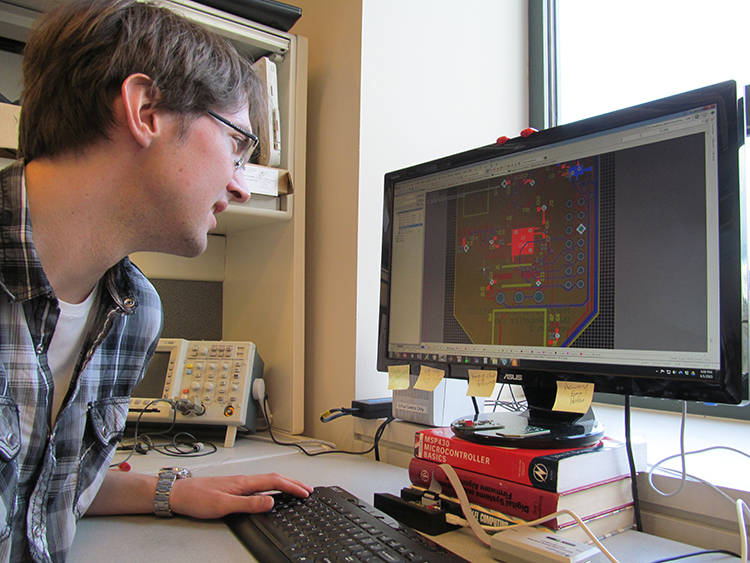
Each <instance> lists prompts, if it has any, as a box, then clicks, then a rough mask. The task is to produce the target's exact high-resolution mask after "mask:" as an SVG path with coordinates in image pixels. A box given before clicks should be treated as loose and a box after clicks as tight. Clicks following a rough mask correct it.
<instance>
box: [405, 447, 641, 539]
mask: <svg viewBox="0 0 750 563" xmlns="http://www.w3.org/2000/svg"><path fill="white" fill-rule="evenodd" d="M454 469H455V470H456V474H457V475H458V478H459V479H460V480H461V484H462V485H463V487H464V490H465V491H466V496H467V497H468V498H469V502H471V503H472V504H476V505H479V506H483V507H485V508H490V509H492V510H496V511H498V512H502V513H503V514H506V515H508V516H513V517H516V518H522V519H523V520H536V519H537V518H541V517H542V516H548V515H550V514H553V513H555V512H557V511H558V510H563V509H567V510H572V511H573V512H575V513H576V514H577V515H578V516H579V517H580V518H581V519H583V520H588V519H592V518H596V517H599V516H601V515H603V514H606V513H608V512H612V511H613V510H620V509H622V508H625V507H627V506H630V505H632V504H633V493H632V490H631V487H630V479H629V478H628V477H619V478H617V479H614V480H611V481H607V482H604V483H599V484H597V485H593V486H591V487H587V488H583V489H577V490H574V491H569V492H566V493H554V492H551V491H545V490H543V489H538V488H535V487H531V486H528V485H521V484H519V483H514V482H512V481H503V480H500V479H498V478H496V477H490V476H489V475H483V474H481V473H475V472H473V471H467V470H465V469H460V468H454ZM433 477H434V478H435V479H436V480H437V482H438V483H440V485H441V487H442V491H441V492H442V494H445V495H448V496H451V497H455V496H457V495H456V492H455V489H454V488H453V486H452V485H451V484H450V481H449V480H448V477H447V476H446V475H445V472H444V471H443V470H442V469H441V468H440V464H439V463H437V462H434V461H427V460H425V459H421V458H418V457H414V458H412V460H411V462H410V463H409V479H410V481H411V482H412V483H413V484H414V485H417V486H419V487H424V488H425V489H427V488H429V487H430V483H431V482H432V479H433ZM572 522H574V519H573V517H572V516H569V515H567V514H565V515H563V516H559V517H557V518H556V519H554V520H549V521H548V522H546V523H545V524H544V525H545V526H547V527H549V528H552V529H559V528H561V527H564V526H566V525H568V524H570V523H572Z"/></svg>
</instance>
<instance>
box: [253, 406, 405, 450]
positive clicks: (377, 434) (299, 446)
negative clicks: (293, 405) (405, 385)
mask: <svg viewBox="0 0 750 563" xmlns="http://www.w3.org/2000/svg"><path fill="white" fill-rule="evenodd" d="M262 404H263V408H262V409H261V411H262V413H263V417H264V418H265V419H266V424H267V425H268V434H269V436H270V437H271V440H273V442H274V443H275V444H278V445H280V446H292V447H295V448H297V449H298V450H300V451H301V452H302V453H303V454H305V455H306V456H309V457H315V456H319V455H324V454H335V453H339V454H349V455H366V454H369V453H370V452H373V451H374V452H375V460H376V461H380V452H379V450H378V443H379V442H380V438H381V437H382V436H383V432H384V431H385V427H386V426H388V424H390V423H391V422H393V421H394V420H395V418H394V417H393V416H389V417H387V418H386V419H385V420H384V421H383V423H382V424H381V425H380V426H379V427H378V429H377V430H376V431H375V436H374V439H373V440H374V442H373V445H372V447H371V448H369V449H367V450H364V451H361V452H352V451H347V450H340V449H338V448H334V449H330V450H322V451H319V452H309V451H307V450H306V449H305V448H304V447H303V446H302V444H301V443H299V442H281V441H279V440H278V439H276V437H275V436H274V435H273V430H272V429H271V424H270V423H269V421H268V418H267V417H266V410H267V408H268V395H265V396H264V397H263V402H262ZM353 410H354V409H346V408H341V409H333V410H331V411H327V412H329V413H335V414H334V415H333V416H326V417H324V415H321V418H320V419H321V421H322V422H328V421H329V420H335V419H337V418H340V417H342V416H347V415H350V414H353V412H351V411H353ZM347 411H349V412H347ZM324 414H325V413H324ZM324 418H326V419H327V420H324Z"/></svg>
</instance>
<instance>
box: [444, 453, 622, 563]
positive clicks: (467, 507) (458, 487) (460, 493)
mask: <svg viewBox="0 0 750 563" xmlns="http://www.w3.org/2000/svg"><path fill="white" fill-rule="evenodd" d="M440 468H441V469H442V470H443V471H444V472H445V475H446V477H448V481H450V484H451V486H452V487H453V490H454V491H456V496H457V497H458V500H459V503H460V504H461V510H462V511H463V513H464V517H465V518H466V521H467V522H468V524H469V527H470V528H471V530H472V531H473V532H474V534H475V535H476V536H477V538H478V539H479V540H480V541H481V542H482V543H485V544H487V545H489V544H490V541H491V540H490V535H489V534H488V533H487V532H486V531H485V530H484V526H482V525H481V524H479V522H477V519H476V517H475V516H474V513H473V512H472V511H471V503H470V502H469V498H468V497H467V496H466V491H464V487H463V484H462V483H461V479H459V477H458V475H457V474H456V471H455V470H454V469H453V467H451V466H450V465H448V464H447V463H443V464H441V465H440ZM563 514H567V515H568V516H570V517H572V518H573V520H575V521H576V523H577V524H578V525H579V526H581V528H583V531H584V532H586V535H587V536H589V537H590V538H591V540H592V541H593V542H594V544H596V547H598V548H599V549H600V550H601V552H602V553H603V554H604V555H605V556H606V557H607V559H609V560H610V561H612V563H619V562H618V561H617V559H615V556H614V555H612V554H611V553H610V552H609V550H607V548H606V547H604V545H603V544H602V542H600V541H599V539H598V538H597V537H596V535H595V534H594V532H592V531H591V530H590V529H589V527H588V526H587V525H586V524H585V522H584V521H583V520H581V518H580V517H579V516H578V515H577V514H576V513H575V512H573V511H571V510H560V511H558V512H555V513H554V514H550V515H549V516H544V517H542V518H538V519H537V520H532V521H531V522H524V523H523V524H511V525H509V526H502V527H501V528H497V530H498V531H504V530H509V529H510V528H518V527H521V526H536V525H538V524H542V523H544V522H547V521H549V520H552V519H553V518H557V517H558V516H562V515H563Z"/></svg>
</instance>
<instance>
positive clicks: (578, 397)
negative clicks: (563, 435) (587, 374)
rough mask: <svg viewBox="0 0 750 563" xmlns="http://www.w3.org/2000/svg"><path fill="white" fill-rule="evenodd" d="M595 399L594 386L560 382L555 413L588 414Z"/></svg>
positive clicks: (553, 408)
mask: <svg viewBox="0 0 750 563" xmlns="http://www.w3.org/2000/svg"><path fill="white" fill-rule="evenodd" d="M593 399H594V384H593V383H579V382H576V381H558V382H557V397H556V398H555V404H554V405H553V406H552V410H553V411H564V412H579V413H581V414H584V413H586V412H587V411H588V410H589V407H590V406H591V401H592V400H593Z"/></svg>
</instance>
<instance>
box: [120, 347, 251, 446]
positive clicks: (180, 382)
mask: <svg viewBox="0 0 750 563" xmlns="http://www.w3.org/2000/svg"><path fill="white" fill-rule="evenodd" d="M262 378H263V360H262V359H261V358H260V356H259V355H258V350H257V348H256V346H255V344H253V343H252V342H228V341H207V340H198V341H188V340H183V339H179V338H161V339H159V344H158V345H157V347H156V352H155V353H154V357H153V358H152V359H151V363H149V365H148V368H147V369H146V373H145V375H144V376H143V379H142V380H141V382H140V383H139V384H138V385H137V386H136V388H135V389H133V393H132V394H131V398H130V407H129V411H128V421H132V422H135V421H136V420H140V421H141V422H148V423H165V424H171V423H172V421H175V423H176V424H178V425H181V424H196V425H198V424H200V425H218V426H226V427H227V433H226V438H225V440H224V447H228V448H231V447H233V446H234V441H235V438H236V436H237V429H238V428H241V427H242V428H245V429H247V430H249V431H251V432H254V431H255V429H256V426H257V421H258V407H259V403H258V401H257V400H255V399H254V398H253V393H252V387H253V382H254V381H255V380H258V379H262ZM155 399H168V400H170V402H167V401H158V402H153V401H154V400H155ZM178 404H179V406H180V407H182V408H178V409H177V412H176V413H175V407H176V406H177V405H178Z"/></svg>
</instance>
